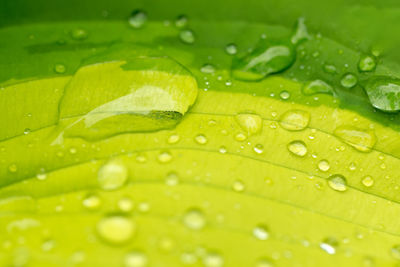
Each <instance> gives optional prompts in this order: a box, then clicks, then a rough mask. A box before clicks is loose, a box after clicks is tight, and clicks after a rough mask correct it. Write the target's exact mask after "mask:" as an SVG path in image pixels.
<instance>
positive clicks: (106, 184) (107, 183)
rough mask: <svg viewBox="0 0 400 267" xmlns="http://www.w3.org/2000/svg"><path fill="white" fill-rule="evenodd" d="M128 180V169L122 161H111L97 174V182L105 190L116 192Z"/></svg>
mask: <svg viewBox="0 0 400 267" xmlns="http://www.w3.org/2000/svg"><path fill="white" fill-rule="evenodd" d="M127 180H128V169H127V168H126V166H125V165H124V164H123V162H122V161H120V160H110V161H108V162H107V163H106V164H105V165H103V166H102V167H101V168H100V169H99V172H98V174H97V181H98V182H99V185H100V187H101V188H102V189H103V190H116V189H119V188H120V187H122V186H123V185H124V184H125V183H126V181H127Z"/></svg>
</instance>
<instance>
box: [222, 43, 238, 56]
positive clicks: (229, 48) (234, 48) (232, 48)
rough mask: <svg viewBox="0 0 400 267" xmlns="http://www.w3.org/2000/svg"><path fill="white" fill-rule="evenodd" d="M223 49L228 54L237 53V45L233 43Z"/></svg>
mask: <svg viewBox="0 0 400 267" xmlns="http://www.w3.org/2000/svg"><path fill="white" fill-rule="evenodd" d="M225 51H226V53H227V54H229V55H235V54H236V53H237V46H236V45H235V44H233V43H232V44H228V45H226V46H225Z"/></svg>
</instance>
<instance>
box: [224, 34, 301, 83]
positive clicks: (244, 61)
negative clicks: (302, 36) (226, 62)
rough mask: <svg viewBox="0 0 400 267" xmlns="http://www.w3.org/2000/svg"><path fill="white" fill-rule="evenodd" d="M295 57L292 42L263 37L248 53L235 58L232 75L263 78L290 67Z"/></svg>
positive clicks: (250, 79)
mask: <svg viewBox="0 0 400 267" xmlns="http://www.w3.org/2000/svg"><path fill="white" fill-rule="evenodd" d="M295 57H296V56H295V50H294V46H293V45H292V44H291V43H290V42H288V41H286V40H279V41H277V40H269V39H261V40H260V41H259V43H258V44H257V46H256V47H255V48H254V49H253V50H252V51H251V52H249V53H248V54H247V55H245V56H244V57H241V58H234V60H233V63H232V75H233V76H234V77H235V78H236V79H238V80H247V81H255V80H261V79H263V78H264V77H265V76H267V75H269V74H272V73H277V72H281V71H283V70H285V69H287V68H288V67H290V66H291V65H292V64H293V62H294V61H295Z"/></svg>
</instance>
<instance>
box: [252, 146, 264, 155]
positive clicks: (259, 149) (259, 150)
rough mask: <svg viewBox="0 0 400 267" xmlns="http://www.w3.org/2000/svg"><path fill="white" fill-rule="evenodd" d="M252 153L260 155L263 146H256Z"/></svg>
mask: <svg viewBox="0 0 400 267" xmlns="http://www.w3.org/2000/svg"><path fill="white" fill-rule="evenodd" d="M253 150H254V152H256V153H257V154H262V153H263V152H264V146H263V145H261V144H256V145H255V146H254V148H253Z"/></svg>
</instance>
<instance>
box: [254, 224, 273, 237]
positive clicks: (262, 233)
mask: <svg viewBox="0 0 400 267" xmlns="http://www.w3.org/2000/svg"><path fill="white" fill-rule="evenodd" d="M253 235H254V237H255V238H257V239H258V240H267V239H268V238H269V232H268V228H267V227H266V226H265V225H258V226H256V227H254V229H253Z"/></svg>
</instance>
